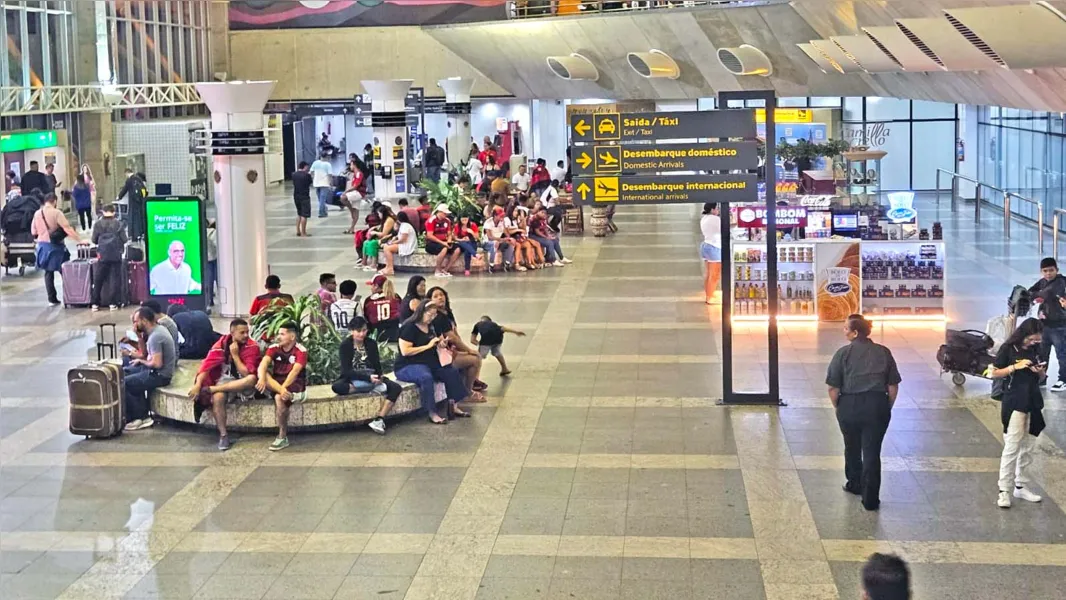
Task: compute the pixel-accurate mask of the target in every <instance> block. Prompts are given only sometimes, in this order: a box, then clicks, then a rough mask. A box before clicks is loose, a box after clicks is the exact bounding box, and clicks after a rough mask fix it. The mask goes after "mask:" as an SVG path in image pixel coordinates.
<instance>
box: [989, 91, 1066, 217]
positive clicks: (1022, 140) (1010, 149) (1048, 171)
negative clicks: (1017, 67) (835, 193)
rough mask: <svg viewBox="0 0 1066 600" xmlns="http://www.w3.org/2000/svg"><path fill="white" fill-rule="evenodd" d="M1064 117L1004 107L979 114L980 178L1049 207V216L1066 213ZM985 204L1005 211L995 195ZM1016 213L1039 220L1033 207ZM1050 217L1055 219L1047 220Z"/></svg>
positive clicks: (1022, 206) (1023, 205)
mask: <svg viewBox="0 0 1066 600" xmlns="http://www.w3.org/2000/svg"><path fill="white" fill-rule="evenodd" d="M1063 126H1064V124H1063V118H1062V114H1061V113H1048V112H1044V111H1036V110H1021V109H1017V108H1006V107H1002V108H1001V107H998V106H981V107H978V109H977V179H978V180H979V181H982V182H985V183H988V184H990V185H994V186H996V187H999V188H1002V189H1004V190H1007V191H1008V192H1014V193H1016V194H1019V195H1022V196H1025V197H1026V198H1031V199H1033V200H1037V201H1040V202H1043V203H1044V214H1045V215H1050V214H1051V211H1052V210H1053V209H1056V208H1066V198H1064V187H1066V162H1064V152H1063V149H1064V145H1066V130H1064V129H1063ZM985 200H988V201H990V202H993V203H994V204H997V205H1000V206H1002V202H1003V200H1002V198H1001V197H1000V196H999V195H998V194H991V195H989V196H987V197H985ZM1011 210H1012V211H1013V212H1016V213H1018V214H1020V215H1023V216H1026V217H1029V218H1032V219H1035V218H1036V215H1035V213H1034V211H1033V209H1032V207H1030V206H1029V205H1028V204H1027V203H1023V202H1017V203H1015V204H1012V206H1011ZM1047 218H1050V217H1047Z"/></svg>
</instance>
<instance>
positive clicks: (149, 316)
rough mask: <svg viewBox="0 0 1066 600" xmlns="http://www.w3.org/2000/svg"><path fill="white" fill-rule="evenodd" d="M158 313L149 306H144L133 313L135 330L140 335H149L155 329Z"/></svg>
mask: <svg viewBox="0 0 1066 600" xmlns="http://www.w3.org/2000/svg"><path fill="white" fill-rule="evenodd" d="M155 320H156V313H155V311H154V310H152V309H150V308H148V307H147V306H142V307H140V308H138V309H137V310H135V311H134V312H133V330H134V331H136V332H137V333H139V334H143V333H147V332H148V331H149V330H150V329H151V328H153V327H155Z"/></svg>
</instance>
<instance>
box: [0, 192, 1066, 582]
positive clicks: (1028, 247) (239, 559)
mask: <svg viewBox="0 0 1066 600" xmlns="http://www.w3.org/2000/svg"><path fill="white" fill-rule="evenodd" d="M921 209H922V215H923V219H930V220H931V219H933V218H934V216H935V214H936V207H935V206H934V205H931V204H930V203H928V202H926V203H925V204H923V205H922V207H921ZM290 210H291V209H290V203H289V201H288V200H287V199H286V198H283V197H280V196H278V197H273V198H271V200H270V202H269V205H268V216H269V219H268V228H269V229H270V239H271V240H272V242H271V244H270V246H269V259H270V263H271V264H272V265H273V267H274V270H275V272H276V273H278V274H279V275H280V276H281V277H282V279H283V281H284V286H285V288H286V289H288V290H290V291H295V292H306V291H311V290H312V289H314V286H315V284H316V283H317V275H318V273H319V272H321V271H333V272H336V273H337V274H338V278H340V279H344V278H349V277H350V278H352V279H355V280H356V281H358V282H360V283H359V285H360V287H363V284H362V281H365V279H366V277H365V274H363V273H361V272H357V271H354V270H353V269H352V268H351V264H352V262H353V261H352V256H351V241H350V239H349V238H348V236H344V235H342V234H341V233H340V231H341V229H343V227H344V226H345V225H346V223H345V222H344V221H345V219H343V218H341V216H340V215H339V214H334V215H333V216H331V217H330V219H328V220H326V221H322V220H317V219H315V220H313V221H312V223H311V231H312V233H313V234H315V236H314V237H313V238H311V239H310V240H299V239H296V238H295V237H293V235H292V232H291V230H290V228H291V223H290V221H289V219H290ZM939 217H940V218H941V219H942V220H943V221H944V231H945V236H946V237H947V239H948V242H949V248H950V254H951V255H950V259H949V263H948V274H949V294H950V296H949V299H948V305H949V310H950V312H951V315H952V318H953V321H954V323H953V324H955V325H959V326H966V327H976V328H982V327H983V325H984V322H985V321H986V320H987V319H988V318H989V317H991V316H993V315H994V314H996V313H997V312H999V311H1000V310H1001V308H1002V305H1003V301H1004V298H1005V296H1006V293H1007V290H1008V289H1009V287H1010V286H1011V285H1013V284H1014V283H1018V282H1029V281H1030V280H1031V279H1033V278H1034V277H1035V270H1036V260H1037V259H1038V258H1039V256H1038V255H1037V253H1036V251H1035V244H1034V243H1033V240H1032V238H1033V235H1032V232H1030V231H1026V230H1025V229H1024V228H1020V227H1019V228H1015V238H1014V239H1013V240H1011V241H1010V242H1008V241H1005V240H1003V239H1002V238H1001V236H1000V227H999V224H998V223H996V222H995V221H994V220H993V219H992V217H987V218H988V219H989V221H988V223H986V224H984V225H982V226H980V227H975V226H974V225H973V224H972V223H971V219H970V218H969V217H967V216H966V215H963V214H960V215H957V216H952V215H950V214H948V213H947V212H946V210H945V211H944V212H942V213H941V214H940V215H939ZM616 221H617V223H618V224H619V226H620V227H621V229H622V231H621V232H620V233H619V234H618V235H617V236H614V237H611V238H607V239H596V238H593V237H591V236H588V237H567V238H565V239H564V243H563V245H564V247H565V250H566V251H567V252H568V254H569V255H570V256H571V257H572V258H573V259H574V260H575V263H574V264H573V265H571V266H569V267H567V268H565V269H553V270H549V271H546V272H543V273H526V274H513V275H507V276H500V277H475V278H470V279H466V278H455V279H451V280H447V281H444V282H439V281H434V282H433V283H435V284H437V283H440V284H442V285H445V286H446V287H447V288H448V290H449V292H450V294H451V296H452V301H453V305H454V308H455V311H456V313H457V316H458V319H459V322H460V324H461V326H462V327H463V328H469V327H470V326H471V324H472V323H473V322H474V321H475V320H476V319H477V318H478V317H480V316H481V315H483V314H488V315H491V316H492V317H493V318H494V319H496V320H497V321H499V322H501V323H504V324H507V325H511V326H513V327H516V328H520V329H524V330H526V331H527V332H528V333H529V334H530V335H529V336H528V337H525V338H516V337H509V338H508V339H507V342H506V346H505V350H506V353H507V356H508V359H509V360H510V362H511V366H512V368H513V369H514V370H515V375H514V377H512V378H510V379H509V380H507V381H503V380H501V379H500V378H499V377H498V376H497V371H498V368H497V366H496V365H495V363H486V367H485V370H484V373H483V379H485V380H486V381H487V382H488V383H489V384H490V386H491V387H490V391H489V397H490V402H489V404H487V405H483V406H478V407H475V409H474V410H475V416H474V418H473V419H469V420H464V421H461V422H456V423H453V424H449V425H448V426H447V427H436V426H432V425H429V424H428V423H426V422H424V421H423V420H421V419H417V418H408V419H401V420H399V421H396V422H394V423H393V424H392V425H391V427H390V430H389V434H388V436H386V437H378V436H375V435H373V434H371V433H369V432H368V431H366V430H358V431H338V432H331V433H322V434H306V435H297V436H293V440H292V441H293V445H292V447H291V448H289V449H288V450H286V451H285V452H281V453H270V452H268V451H267V450H266V445H267V443H268V442H269V436H263V435H246V436H242V437H241V439H239V440H238V443H237V445H236V447H235V448H234V449H233V450H231V451H230V452H228V453H226V454H219V453H218V452H217V451H216V450H215V448H214V442H215V439H214V437H213V436H212V435H211V434H210V433H208V432H199V431H192V430H189V429H179V428H173V427H162V426H160V427H156V428H155V429H153V430H149V431H143V432H138V433H135V434H130V435H123V436H121V437H119V438H116V439H113V440H107V441H92V440H84V439H81V438H78V437H75V436H72V435H70V434H69V433H67V432H66V424H67V414H66V402H67V400H66V389H65V381H64V377H63V373H64V372H65V371H66V369H67V368H69V367H71V366H73V365H75V364H77V363H78V362H80V361H81V360H83V359H84V358H85V356H87V353H88V352H89V351H90V349H91V348H92V347H93V344H94V342H95V335H96V333H95V324H96V323H98V322H101V321H105V320H108V319H109V316H106V315H105V316H100V315H93V314H91V313H89V312H88V311H77V310H67V311H64V310H57V309H50V308H47V307H45V306H43V305H42V304H43V302H42V300H43V290H42V282H41V278H40V276H37V275H31V276H28V277H26V278H19V277H17V276H15V277H6V278H4V279H3V280H2V282H0V290H2V298H0V598H3V599H4V600H7V599H8V598H11V599H17V598H64V599H71V600H83V599H90V598H138V599H139V598H171V599H188V598H226V599H237V598H285V599H289V598H368V599H369V598H373V599H392V598H395V599H400V598H407V599H410V600H422V599H428V598H437V599H447V600H452V599H455V600H459V599H467V600H469V599H479V600H487V599H503V598H507V599H521V600H525V599H536V598H553V599H566V600H572V599H573V600H593V599H598V598H611V599H620V598H626V599H633V600H650V599H657V598H669V599H671V600H683V599H685V598H693V599H696V598H700V599H702V598H716V599H719V598H721V599H733V598H735V599H738V600H741V599H742V600H749V599H760V598H767V599H771V600H803V599H823V598H825V599H836V598H839V599H853V598H858V597H859V593H858V585H859V584H858V568H859V565H860V564H861V561H862V560H864V559H865V557H866V556H867V555H869V554H870V553H871V552H875V551H892V552H897V553H900V554H902V555H904V556H905V557H907V558H908V559H909V560H910V561H911V564H912V570H913V576H914V590H915V597H917V598H960V599H961V598H965V599H968V600H969V599H983V598H1000V597H1004V596H1007V595H1010V596H1018V597H1026V598H1034V599H1043V598H1061V597H1062V588H1061V581H1062V579H1063V577H1064V576H1066V514H1064V513H1063V510H1062V505H1063V503H1066V455H1064V453H1063V449H1066V406H1064V405H1063V403H1062V402H1061V401H1060V400H1059V399H1058V398H1054V397H1050V398H1048V410H1047V412H1046V414H1047V417H1048V421H1049V429H1048V431H1047V433H1046V434H1045V435H1044V436H1042V439H1041V443H1040V446H1039V448H1038V454H1039V456H1038V460H1037V473H1038V481H1039V482H1040V486H1039V488H1040V490H1041V491H1042V492H1043V493H1044V494H1045V497H1046V500H1045V501H1044V502H1043V503H1041V504H1038V505H1028V504H1027V505H1017V506H1015V507H1014V508H1012V509H1011V510H1009V511H1003V510H1001V509H998V508H996V507H995V506H994V504H993V502H994V493H995V488H996V482H995V480H996V472H997V469H998V456H999V453H1000V448H1001V441H1000V440H1001V438H1002V435H1001V433H1000V431H999V430H1000V425H999V417H998V405H996V404H995V403H993V402H991V401H990V400H988V399H987V393H988V384H987V382H981V381H969V382H967V383H966V385H965V386H963V387H961V388H956V387H954V386H952V385H951V384H950V382H948V381H946V380H944V379H942V378H941V377H940V376H939V373H938V370H937V366H936V363H935V360H934V355H935V351H936V348H937V346H938V345H939V344H940V343H941V340H942V339H943V335H944V334H943V328H938V327H904V326H895V327H892V326H885V327H883V328H882V327H880V326H879V327H878V328H877V330H876V332H875V335H876V338H877V340H878V341H880V342H883V343H885V344H887V345H889V346H890V347H891V348H892V349H893V352H894V353H895V356H896V358H897V361H898V363H899V365H900V369H901V370H902V372H903V376H904V383H903V385H902V389H901V392H900V398H899V401H898V403H897V406H896V409H895V411H894V413H893V418H892V424H891V427H890V429H889V432H888V437H887V438H886V440H885V445H884V455H885V460H884V469H885V472H884V485H883V488H882V489H883V491H882V498H883V504H882V509H881V511H880V512H879V513H876V514H871V513H867V512H865V511H863V510H861V508H860V507H859V506H858V504H857V503H856V501H855V499H854V498H853V497H852V496H850V495H846V494H844V493H843V492H841V490H840V487H839V486H840V483H841V482H842V473H841V468H842V458H841V457H840V453H841V448H842V445H841V441H840V436H839V432H838V429H837V426H836V422H835V419H834V416H833V412H832V409H831V408H830V406H829V404H828V401H827V400H826V398H825V392H824V386H823V385H822V383H821V382H822V379H823V377H824V369H825V365H826V363H827V361H828V359H829V357H830V355H831V354H832V352H833V351H834V350H835V349H836V348H837V347H839V346H840V345H841V344H842V343H843V342H842V339H841V335H840V327H839V326H838V325H827V326H820V327H818V326H811V325H791V326H785V327H783V328H782V331H781V359H782V368H781V373H782V393H783V395H784V397H785V399H786V400H787V401H788V403H789V406H787V407H783V408H764V407H749V408H723V407H719V406H716V404H715V400H716V398H717V396H718V395H719V394H720V389H721V350H720V349H721V340H720V335H719V325H718V320H719V314H718V311H717V309H715V308H708V307H706V306H705V305H704V304H703V303H702V298H701V294H700V264H699V262H698V260H697V257H696V251H695V247H696V244H697V242H698V228H697V226H696V224H695V209H694V208H693V207H684V206H674V207H640V208H623V209H620V210H619V212H618V217H617V219H616ZM396 283H397V287H398V288H400V289H402V288H403V287H404V286H405V284H406V279H405V278H402V277H401V278H398V279H397V282H396ZM735 348H736V355H737V363H736V367H735V370H734V376H735V379H736V382H737V385H738V387H740V388H743V389H756V388H758V387H760V386H764V385H765V383H766V365H765V348H766V341H765V334H764V333H763V329H762V328H760V327H758V326H752V325H745V326H743V327H739V328H738V329H737V343H736V346H735Z"/></svg>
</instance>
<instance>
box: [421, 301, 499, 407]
mask: <svg viewBox="0 0 1066 600" xmlns="http://www.w3.org/2000/svg"><path fill="white" fill-rule="evenodd" d="M427 295H428V297H429V301H430V302H432V303H433V305H434V306H435V307H436V309H437V316H436V318H434V319H433V333H434V334H436V335H442V336H444V337H445V338H447V340H448V350H450V351H451V353H452V357H453V359H452V366H454V367H455V368H456V369H459V372H460V373H462V374H463V384H464V385H466V390H467V391H468V392H469V396H470V401H471V402H485V396H483V395H482V394H481V392H483V391H484V390H485V389H487V388H488V385H486V384H485V382H483V381H481V380H480V379H478V377H479V376H480V375H481V354H480V353H479V352H478V351H477V349H476V348H471V347H470V346H467V345H466V343H465V342H464V341H463V338H462V336H460V335H459V332H458V331H457V330H456V326H455V315H454V314H452V304H451V299H450V298H448V292H446V291H444V288H442V287H434V288H430V289H429V292H428V294H427Z"/></svg>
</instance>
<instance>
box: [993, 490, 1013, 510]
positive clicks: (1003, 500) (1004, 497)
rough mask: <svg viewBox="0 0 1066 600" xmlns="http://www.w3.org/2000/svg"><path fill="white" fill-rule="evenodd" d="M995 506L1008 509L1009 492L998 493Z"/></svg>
mask: <svg viewBox="0 0 1066 600" xmlns="http://www.w3.org/2000/svg"><path fill="white" fill-rule="evenodd" d="M996 506H998V507H1000V508H1010V492H1000V493H999V499H998V500H996Z"/></svg>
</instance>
